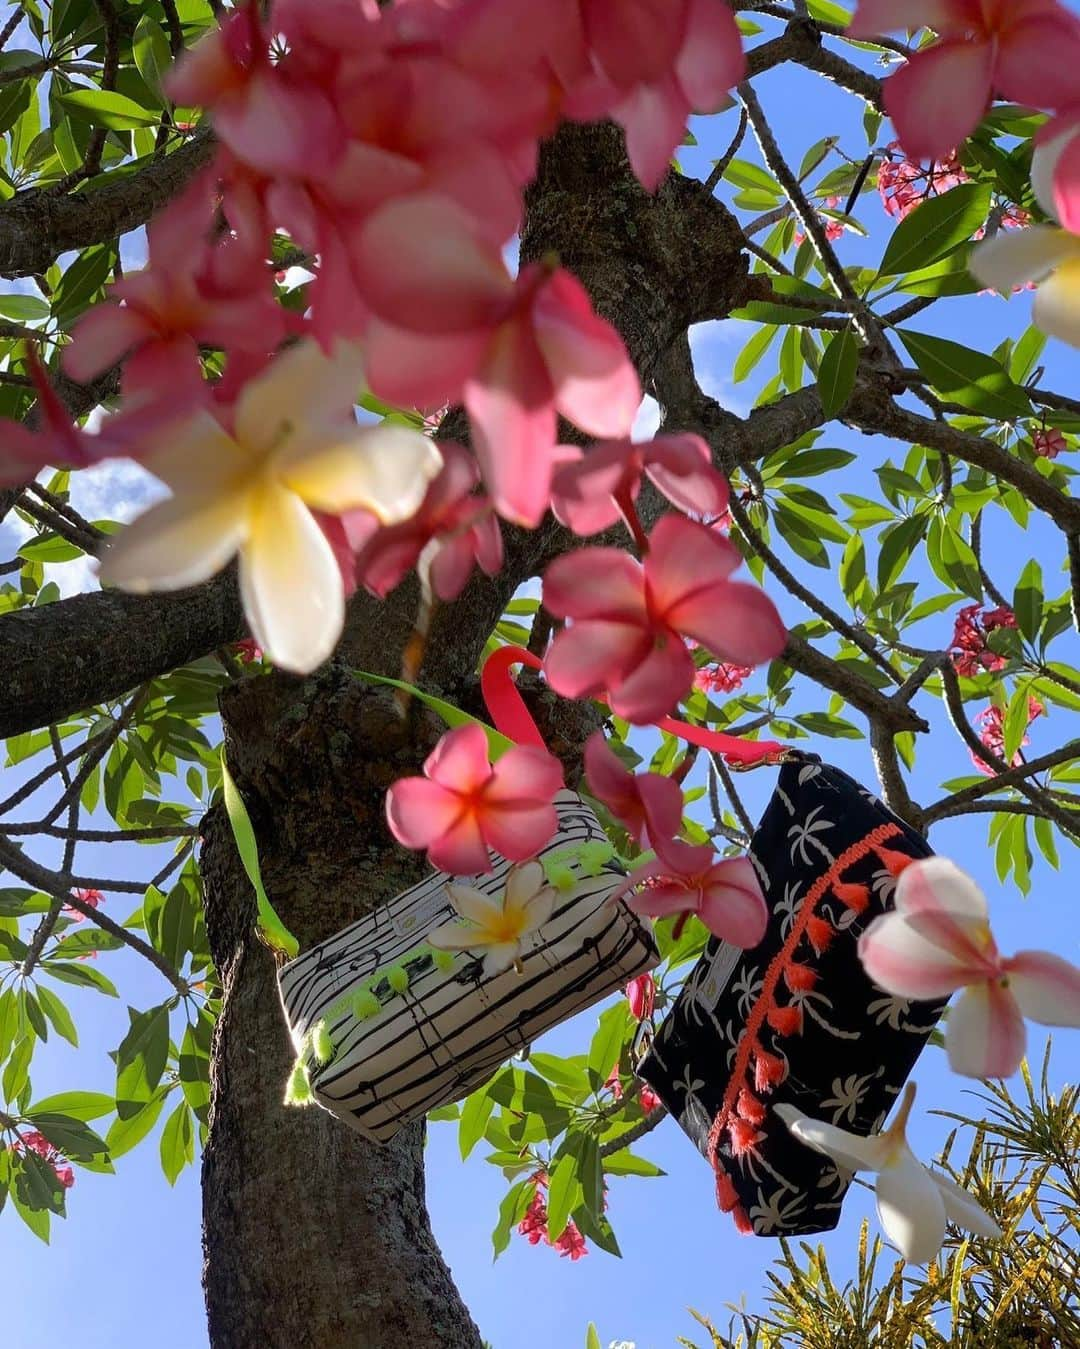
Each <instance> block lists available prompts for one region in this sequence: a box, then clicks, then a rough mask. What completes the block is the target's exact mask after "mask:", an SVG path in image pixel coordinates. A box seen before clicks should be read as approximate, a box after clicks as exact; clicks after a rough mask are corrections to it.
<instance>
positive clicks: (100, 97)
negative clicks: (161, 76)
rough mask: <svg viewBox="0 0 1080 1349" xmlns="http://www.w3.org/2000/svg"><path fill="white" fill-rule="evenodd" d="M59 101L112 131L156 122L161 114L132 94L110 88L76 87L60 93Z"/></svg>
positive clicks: (97, 124)
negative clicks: (119, 92) (143, 105)
mask: <svg viewBox="0 0 1080 1349" xmlns="http://www.w3.org/2000/svg"><path fill="white" fill-rule="evenodd" d="M58 101H59V102H60V103H62V104H63V106H64V107H65V108H67V109H68V110H69V111H70V112H71V113H73V114H74V115H75V116H76V117H81V118H84V119H85V120H86V121H88V122H91V123H92V124H93V125H94V126H102V127H106V128H107V129H108V130H109V131H132V130H134V129H135V128H137V127H141V126H157V124H158V122H159V121H160V120H161V114H160V113H159V112H158V111H157V110H156V109H152V108H143V107H140V106H139V104H138V103H136V102H135V100H134V99H133V98H125V97H124V95H123V94H115V93H111V92H110V91H109V90H107V89H75V90H73V91H72V92H71V93H69V94H61V95H60V96H59V99H58Z"/></svg>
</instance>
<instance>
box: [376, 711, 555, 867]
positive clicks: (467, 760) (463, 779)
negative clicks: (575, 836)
mask: <svg viewBox="0 0 1080 1349" xmlns="http://www.w3.org/2000/svg"><path fill="white" fill-rule="evenodd" d="M562 785H563V773H562V767H561V765H560V764H559V761H558V759H556V758H555V756H554V755H552V754H549V753H548V752H547V751H546V750H543V749H540V748H538V747H537V746H534V745H515V746H514V748H513V749H510V750H507V752H506V753H505V754H504V755H502V757H501V758H499V759H498V760H497V761H496V762H495V763H494V764H492V763H491V762H490V761H489V759H488V742H487V736H486V735H485V733H484V729H483V727H482V726H479V725H476V724H471V725H468V726H458V727H455V729H454V730H452V731H448V732H447V733H446V735H444V736H443V738H442V739H441V740H440V741H439V743H438V744H437V745H436V746H435V748H434V750H433V751H432V752H431V754H430V755H429V756H428V758H427V760H426V762H425V763H424V776H423V777H422V778H421V777H414V778H403V779H402V780H401V781H399V782H395V783H394V785H393V786H392V787H391V788H390V790H389V792H387V794H386V818H387V821H388V822H389V825H390V832H391V833H392V834H393V835H394V837H395V838H396V839H397V840H398V842H399V843H403V844H404V845H405V847H406V848H415V849H418V850H419V849H421V848H426V849H427V854H428V860H429V861H430V862H431V865H432V866H434V867H438V868H439V869H440V870H441V871H447V872H449V873H450V874H451V875H453V876H478V875H480V874H481V873H483V872H487V871H490V870H491V869H492V864H491V857H490V855H489V853H488V849H489V848H493V849H494V850H495V851H496V852H498V853H501V854H502V855H503V857H507V858H509V859H510V861H511V862H524V861H527V860H528V859H529V858H531V857H533V856H535V854H536V853H537V852H539V850H540V849H541V848H542V847H543V846H544V844H545V843H547V842H548V841H549V840H550V838H551V837H552V835H553V834H554V833H555V830H556V827H557V825H558V819H557V817H556V814H555V807H554V805H553V804H552V801H553V799H554V797H555V794H556V792H558V791H559V790H560V789H561V787H562Z"/></svg>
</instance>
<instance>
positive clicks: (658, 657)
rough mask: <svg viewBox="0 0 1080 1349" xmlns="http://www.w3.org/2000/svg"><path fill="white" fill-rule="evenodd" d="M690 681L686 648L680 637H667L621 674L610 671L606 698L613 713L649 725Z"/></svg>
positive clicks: (671, 707)
mask: <svg viewBox="0 0 1080 1349" xmlns="http://www.w3.org/2000/svg"><path fill="white" fill-rule="evenodd" d="M578 626H579V627H580V626H583V625H578ZM571 631H573V629H571ZM693 684H694V661H693V658H692V656H691V655H690V652H689V651H687V649H686V647H685V646H684V645H683V643H682V642H681V641H679V640H668V641H665V642H664V643H663V644H659V645H656V646H653V648H652V650H651V651H647V652H646V654H645V657H644V659H643V660H641V661H638V662H636V663H635V664H634V666H633V668H631V669H630V670H628V671H626V673H625V674H623V675H622V676H621V677H620V676H618V675H616V674H615V673H614V671H612V672H611V674H610V675H609V678H608V701H609V702H610V704H611V710H612V711H613V712H614V713H615V715H616V716H617V717H625V718H626V720H627V721H630V722H633V723H634V725H635V726H651V725H652V724H653V722H655V721H659V720H660V718H661V717H665V716H667V715H668V713H670V712H672V711H674V709H675V707H676V706H677V705H678V704H679V703H680V702H681V701H682V700H683V698H685V697H686V695H687V694H688V693H689V692H690V690H691V688H692V687H693Z"/></svg>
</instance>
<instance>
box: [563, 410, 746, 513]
mask: <svg viewBox="0 0 1080 1349" xmlns="http://www.w3.org/2000/svg"><path fill="white" fill-rule="evenodd" d="M562 449H563V451H564V453H565V455H566V457H567V460H568V461H569V462H567V463H566V464H564V465H563V466H562V467H561V468H560V469H558V471H557V472H556V474H555V479H554V482H553V483H552V491H551V509H552V512H553V514H554V515H555V518H556V519H557V520H560V521H561V522H562V523H563V524H564V525H566V527H567V528H568V529H572V530H573V531H574V533H575V534H581V535H589V534H599V533H601V532H602V531H603V530H605V529H610V528H611V526H612V525H614V524H615V523H616V522H617V521H618V520H619V518H620V517H621V516H623V514H624V512H625V510H626V508H627V506H628V505H629V504H630V503H633V502H634V501H636V500H637V497H638V493H639V492H640V491H641V478H642V475H643V474H644V476H645V477H647V478H648V479H649V480H650V481H651V482H652V484H653V486H654V487H656V488H657V490H658V491H660V492H661V493H663V495H664V496H665V497H667V499H668V500H669V501H670V502H671V504H672V505H673V506H677V507H678V508H679V510H681V511H685V512H686V513H687V514H691V513H692V514H695V515H706V516H711V515H722V514H723V512H724V511H726V510H727V505H728V485H727V479H726V478H725V477H724V475H723V474H722V473H721V472H720V471H719V470H718V469H715V468H713V465H712V456H711V455H710V453H709V447H708V445H706V444H705V442H704V440H702V438H701V437H700V436H695V435H692V434H690V433H686V434H684V435H678V436H657V437H656V439H655V440H650V441H649V442H648V443H647V444H644V445H635V444H633V443H632V442H631V441H629V440H613V441H608V442H607V443H606V444H600V445H595V446H594V447H593V448H592V449H591V450H588V451H583V450H580V449H578V448H577V447H576V446H572V445H567V446H564V447H562Z"/></svg>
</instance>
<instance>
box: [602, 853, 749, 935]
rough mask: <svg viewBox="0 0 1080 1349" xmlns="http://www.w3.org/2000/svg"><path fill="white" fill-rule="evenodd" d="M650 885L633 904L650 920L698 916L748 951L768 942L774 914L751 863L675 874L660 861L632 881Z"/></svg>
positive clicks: (735, 860) (735, 861) (741, 860)
mask: <svg viewBox="0 0 1080 1349" xmlns="http://www.w3.org/2000/svg"><path fill="white" fill-rule="evenodd" d="M631 879H632V880H633V881H636V882H639V883H640V882H648V883H647V884H646V885H645V886H644V888H643V889H641V890H640V891H639V892H638V893H637V894H635V895H634V896H632V898H631V899H630V900H629V901H628V903H629V905H630V908H631V909H633V910H634V912H635V913H640V914H644V915H645V916H647V917H649V918H669V917H671V916H672V915H675V914H679V915H682V914H691V913H693V914H696V915H697V917H698V918H700V919H701V921H702V922H703V923H704V924H705V926H706V927H707V928H708V929H709V931H710V932H711V933H712V934H713V936H714V937H719V938H720V939H721V940H722V941H727V942H730V943H731V944H732V945H733V946H741V947H743V948H745V949H749V948H750V947H753V946H757V944H758V943H759V942H760V941H761V939H762V938H763V937H764V936H765V929H766V927H767V926H768V921H769V912H768V909H767V908H766V905H765V897H764V895H763V894H762V893H761V882H760V881H759V880H758V875H757V872H756V871H755V870H754V866H753V863H752V862H751V861H750V860H749V859H748V858H746V857H729V858H723V859H722V860H721V861H718V862H714V863H713V864H712V865H711V866H707V867H704V868H702V869H700V870H698V871H694V872H682V871H675V870H674V869H673V868H671V867H669V866H668V865H667V864H666V863H665V862H663V861H661V860H658V861H656V862H650V863H649V864H648V865H647V866H644V867H641V868H639V869H638V870H637V871H635V872H634V874H633V876H632V877H631Z"/></svg>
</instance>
